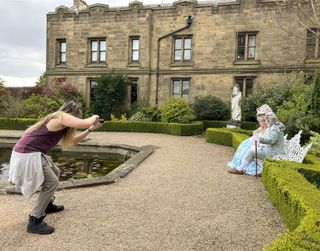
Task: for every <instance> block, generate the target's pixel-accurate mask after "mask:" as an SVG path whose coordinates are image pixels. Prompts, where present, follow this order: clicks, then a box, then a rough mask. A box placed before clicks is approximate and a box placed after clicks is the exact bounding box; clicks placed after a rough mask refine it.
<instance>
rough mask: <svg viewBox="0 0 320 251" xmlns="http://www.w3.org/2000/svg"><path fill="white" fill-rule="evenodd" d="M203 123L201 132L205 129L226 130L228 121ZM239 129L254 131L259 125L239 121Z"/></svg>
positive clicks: (207, 121) (205, 121)
mask: <svg viewBox="0 0 320 251" xmlns="http://www.w3.org/2000/svg"><path fill="white" fill-rule="evenodd" d="M202 123H203V130H206V129H207V128H226V127H227V124H228V121H219V120H202ZM240 123H241V124H242V125H241V129H244V130H255V129H257V128H258V127H259V123H257V122H250V121H241V122H240Z"/></svg>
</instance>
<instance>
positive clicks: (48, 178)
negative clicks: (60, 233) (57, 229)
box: [9, 101, 103, 234]
mask: <svg viewBox="0 0 320 251" xmlns="http://www.w3.org/2000/svg"><path fill="white" fill-rule="evenodd" d="M81 117H82V111H81V108H80V106H79V105H78V104H76V103H75V102H73V101H70V102H68V103H66V104H64V105H62V106H61V107H60V109H59V110H58V111H57V112H54V113H51V114H49V115H47V116H46V117H44V118H43V119H41V120H40V121H39V122H37V123H36V124H34V125H32V126H31V127H29V128H28V129H27V130H26V132H25V134H24V135H23V136H22V137H21V138H20V139H19V141H18V142H17V143H16V145H15V146H14V147H13V151H12V155H11V160H10V169H9V181H11V182H12V183H14V184H15V185H16V187H20V188H21V192H22V194H23V195H24V196H26V197H27V198H30V197H31V196H32V195H33V194H34V193H35V192H36V191H37V189H39V188H40V187H41V191H40V193H39V197H38V200H37V204H36V206H35V208H34V209H33V210H32V212H31V214H30V215H29V223H28V226H27V232H29V233H35V234H51V233H52V232H53V231H54V228H53V227H51V226H48V225H47V224H46V223H44V222H43V219H44V217H45V216H46V214H49V213H55V212H60V211H63V210H64V206H62V205H55V204H53V200H54V196H53V194H54V193H55V191H56V190H57V188H58V185H59V175H60V170H59V168H57V167H56V166H55V164H54V163H53V161H52V159H51V157H50V156H48V155H47V153H48V151H49V150H50V149H51V148H53V147H54V146H55V145H56V144H57V143H58V142H61V145H62V147H63V148H65V147H69V146H73V145H76V144H78V143H79V142H80V141H81V140H83V139H84V138H85V137H86V136H87V135H88V134H89V133H90V132H91V131H92V130H94V129H96V128H99V127H100V126H101V123H100V122H99V116H98V115H93V116H91V117H90V118H87V119H81ZM101 122H103V121H101ZM76 128H81V129H85V128H87V129H86V130H85V131H83V132H81V133H79V134H76V133H75V131H76Z"/></svg>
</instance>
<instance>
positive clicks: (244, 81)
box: [234, 76, 256, 98]
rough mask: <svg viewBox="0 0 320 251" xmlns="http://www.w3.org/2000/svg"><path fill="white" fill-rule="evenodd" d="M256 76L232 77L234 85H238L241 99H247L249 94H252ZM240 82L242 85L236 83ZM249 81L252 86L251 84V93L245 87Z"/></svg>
mask: <svg viewBox="0 0 320 251" xmlns="http://www.w3.org/2000/svg"><path fill="white" fill-rule="evenodd" d="M255 78H256V76H236V77H234V85H236V84H237V85H239V88H240V91H241V95H242V97H243V98H244V97H247V96H248V95H249V94H250V93H252V91H253V90H254V80H255ZM239 80H241V81H242V83H238V81H239ZM248 80H251V81H252V84H251V88H250V89H251V92H248V91H247V89H248V86H247V81H248Z"/></svg>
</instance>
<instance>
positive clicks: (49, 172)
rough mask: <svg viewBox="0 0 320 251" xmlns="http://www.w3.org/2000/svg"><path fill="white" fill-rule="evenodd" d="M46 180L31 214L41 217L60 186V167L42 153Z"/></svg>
mask: <svg viewBox="0 0 320 251" xmlns="http://www.w3.org/2000/svg"><path fill="white" fill-rule="evenodd" d="M41 161H42V169H43V175H44V182H43V183H42V189H41V191H40V192H39V197H38V200H37V204H36V206H35V208H34V209H33V210H32V212H31V214H30V215H31V216H34V217H36V218H40V217H41V216H44V215H45V210H46V208H47V206H48V204H49V202H50V200H51V198H52V196H53V194H54V193H55V191H56V190H57V188H58V186H59V176H60V169H59V168H58V167H56V165H55V164H54V163H53V161H52V159H51V158H48V157H44V156H43V155H41Z"/></svg>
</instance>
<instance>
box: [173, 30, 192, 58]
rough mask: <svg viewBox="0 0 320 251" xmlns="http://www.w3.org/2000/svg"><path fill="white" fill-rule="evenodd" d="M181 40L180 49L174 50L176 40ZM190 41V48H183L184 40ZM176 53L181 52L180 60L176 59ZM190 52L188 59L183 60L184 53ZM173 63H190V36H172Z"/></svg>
mask: <svg viewBox="0 0 320 251" xmlns="http://www.w3.org/2000/svg"><path fill="white" fill-rule="evenodd" d="M178 39H181V48H180V49H176V40H178ZM186 39H190V48H187V49H186V48H185V46H186V44H185V40H186ZM176 51H181V59H176ZM186 51H190V59H185V52H186ZM172 61H173V63H188V62H191V61H192V35H179V36H173V52H172Z"/></svg>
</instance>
